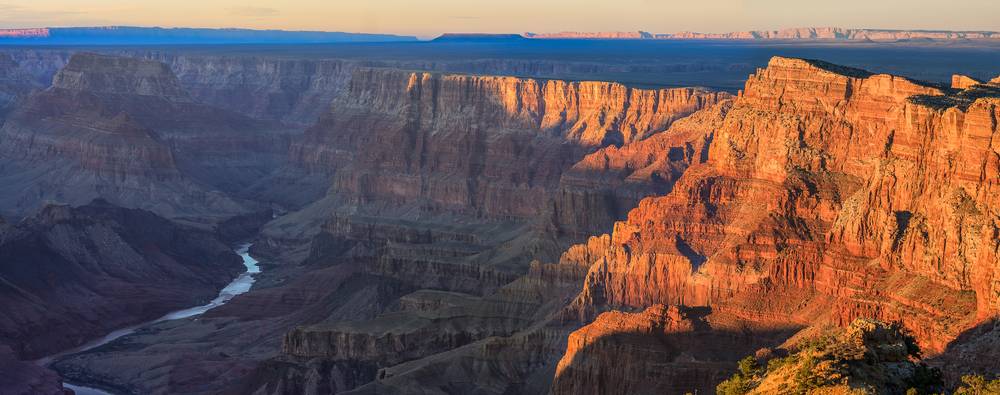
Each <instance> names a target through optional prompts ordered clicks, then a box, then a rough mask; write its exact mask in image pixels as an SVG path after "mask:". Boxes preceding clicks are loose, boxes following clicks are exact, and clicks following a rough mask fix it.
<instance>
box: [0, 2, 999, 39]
mask: <svg viewBox="0 0 1000 395" xmlns="http://www.w3.org/2000/svg"><path fill="white" fill-rule="evenodd" d="M93 25H138V26H170V27H173V26H184V27H247V28H274V29H290V30H292V29H297V30H328V31H355V32H359V31H363V32H384V33H402V34H414V35H420V36H431V35H435V34H438V33H441V32H472V31H476V32H525V31H532V32H554V31H563V30H579V31H599V30H632V31H634V30H645V31H651V32H659V33H668V32H676V31H687V30H690V31H700V32H724V31H734V30H751V29H774V28H783V27H800V26H840V27H872V28H900V29H903V28H905V29H949V30H1000V1H998V0H833V1H831V0H823V1H814V0H326V1H323V0H285V1H270V0H257V1H246V0H244V1H236V0H169V1H167V0H145V1H125V0H30V1H27V0H18V1H16V2H15V1H12V0H0V27H41V26H49V27H53V26H93Z"/></svg>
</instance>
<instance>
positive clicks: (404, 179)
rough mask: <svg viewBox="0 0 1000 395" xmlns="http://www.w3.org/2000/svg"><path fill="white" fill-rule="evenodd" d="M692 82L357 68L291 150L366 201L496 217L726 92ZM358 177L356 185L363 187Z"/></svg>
mask: <svg viewBox="0 0 1000 395" xmlns="http://www.w3.org/2000/svg"><path fill="white" fill-rule="evenodd" d="M724 96H725V95H724V94H718V93H709V92H702V91H698V90H694V89H666V90H641V89H631V88H627V87H625V86H622V85H618V84H613V83H598V82H580V83H569V82H563V81H540V80H531V79H519V78H512V77H476V76H457V75H437V74H426V73H409V72H401V71H395V70H383V69H363V70H359V71H358V72H356V73H355V75H354V76H353V78H352V80H351V83H350V85H349V86H348V89H347V91H346V92H345V94H344V96H343V97H342V99H339V100H337V101H336V102H335V103H334V104H333V106H332V108H333V110H332V111H331V112H330V113H329V114H327V115H326V116H324V117H323V118H322V119H321V120H320V122H319V123H318V124H317V125H316V126H314V127H312V128H310V129H309V130H308V131H307V132H306V134H305V136H304V138H303V139H302V140H301V141H299V142H296V143H294V144H293V146H292V159H293V160H295V161H298V163H300V164H302V166H303V167H306V168H310V169H314V170H316V171H325V172H336V173H337V175H336V179H335V181H334V184H335V188H336V189H337V190H338V191H339V192H341V193H342V194H344V195H347V196H349V197H350V199H352V200H354V201H356V202H358V203H365V202H370V201H376V200H377V201H383V202H386V201H391V202H394V203H397V204H400V203H402V201H403V200H407V201H410V202H414V201H415V200H413V198H414V197H418V196H419V201H422V202H423V203H422V205H424V206H425V207H424V208H422V210H425V211H448V212H462V213H467V214H473V215H477V216H486V217H493V218H505V217H511V218H524V217H530V216H532V215H534V214H537V213H538V208H539V207H540V206H541V205H542V202H543V200H544V197H545V193H546V192H547V190H550V189H551V188H552V187H553V186H555V185H556V184H557V183H558V180H559V177H560V176H561V174H562V172H563V171H564V170H565V169H567V168H569V167H570V166H572V165H573V163H575V162H577V161H578V160H579V159H580V158H581V157H582V156H583V155H584V154H586V153H588V152H590V151H593V150H595V149H597V148H600V147H603V146H608V145H621V144H625V143H629V142H631V141H635V140H640V139H642V138H644V137H646V136H648V135H649V134H651V133H652V132H655V131H660V130H663V129H665V128H666V127H667V126H669V125H670V123H672V122H673V121H675V120H676V119H678V118H681V117H683V116H685V115H688V114H690V113H692V112H694V111H696V110H698V109H700V108H702V107H705V106H707V105H711V104H713V103H714V102H716V101H718V100H720V99H721V98H723V97H724ZM362 185H365V187H364V190H363V189H362V187H361V186H362Z"/></svg>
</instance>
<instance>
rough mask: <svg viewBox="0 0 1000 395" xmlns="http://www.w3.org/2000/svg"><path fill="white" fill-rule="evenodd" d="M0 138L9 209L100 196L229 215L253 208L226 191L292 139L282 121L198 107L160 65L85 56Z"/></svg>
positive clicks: (269, 165) (253, 175) (25, 106)
mask: <svg viewBox="0 0 1000 395" xmlns="http://www.w3.org/2000/svg"><path fill="white" fill-rule="evenodd" d="M0 134H2V135H3V139H2V141H0V159H2V160H3V162H4V168H3V171H2V172H0V173H2V178H3V179H4V180H5V181H6V182H7V184H8V185H11V186H13V187H12V188H10V189H8V190H6V193H4V194H3V195H2V196H0V201H2V202H3V204H2V207H3V210H4V212H5V213H8V214H11V215H24V214H25V213H28V212H30V211H32V210H35V209H37V208H38V207H39V205H40V204H42V203H43V202H44V201H46V200H51V201H56V202H64V203H70V204H83V203H86V202H88V201H89V200H91V199H93V198H96V197H101V198H105V199H108V200H109V201H112V202H115V203H117V204H121V205H124V206H129V207H142V208H146V209H150V210H154V211H156V212H158V213H160V214H163V215H167V216H172V217H181V216H202V217H207V218H213V217H218V218H226V217H228V216H233V215H236V214H240V213H244V212H247V211H249V210H251V209H252V205H248V204H246V202H242V201H239V200H238V199H234V198H233V197H232V196H234V195H238V194H239V192H240V191H241V190H243V189H245V188H247V187H248V186H249V185H250V184H251V183H252V182H253V181H254V180H256V179H257V178H259V177H261V176H262V175H264V174H267V173H269V172H270V171H272V169H274V168H276V167H277V165H278V163H279V162H280V161H281V158H282V157H283V155H284V149H285V148H284V147H287V141H288V133H287V132H286V131H284V130H283V128H282V127H281V126H280V125H276V124H267V123H261V122H259V121H254V120H252V119H249V118H246V117H242V116H239V115H236V114H232V113H228V112H225V111H220V110H218V109H213V108H211V107H206V106H204V105H201V104H196V103H195V102H193V101H192V100H191V98H190V97H189V95H188V94H187V93H186V91H184V90H183V88H181V86H180V85H179V82H178V80H177V78H176V77H175V76H174V75H173V74H172V73H171V71H170V69H169V68H168V67H167V66H166V65H164V64H162V63H156V62H150V61H143V60H139V59H134V58H122V57H112V56H104V55H96V54H88V53H79V54H76V55H74V56H73V57H72V58H71V59H70V61H69V62H68V64H67V65H66V66H65V67H64V68H63V69H62V70H60V72H59V73H58V74H56V76H55V77H54V78H53V85H52V87H50V88H49V89H46V90H44V91H41V92H37V93H35V94H32V95H31V96H29V97H28V98H27V99H25V101H24V103H22V104H20V105H18V106H17V109H16V110H15V111H14V112H13V113H11V115H10V116H9V117H8V119H7V122H6V123H5V124H4V126H3V129H2V130H0Z"/></svg>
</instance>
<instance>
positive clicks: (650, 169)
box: [552, 100, 732, 238]
mask: <svg viewBox="0 0 1000 395" xmlns="http://www.w3.org/2000/svg"><path fill="white" fill-rule="evenodd" d="M731 106H732V103H731V101H729V100H723V101H721V102H719V103H717V104H716V105H713V106H710V107H707V108H705V109H703V110H701V111H698V112H696V113H694V114H692V115H691V116H688V117H686V118H684V119H681V120H679V121H677V122H676V123H674V124H672V125H671V127H670V128H669V129H667V130H666V131H663V132H661V133H656V134H654V135H652V136H650V137H649V138H646V139H643V140H639V141H634V142H632V143H630V144H626V145H624V146H621V147H617V146H609V147H607V148H603V149H601V150H599V151H597V152H594V153H592V154H589V155H587V156H586V157H584V158H583V159H582V160H580V161H579V162H577V163H576V164H574V165H573V167H572V168H570V169H569V170H567V171H566V172H565V173H564V174H563V176H562V178H561V179H560V182H559V190H558V192H557V195H556V197H555V199H553V209H552V213H553V214H552V215H553V222H554V223H555V224H556V225H557V227H556V230H557V231H558V232H560V233H563V234H572V235H575V236H577V237H582V238H586V237H587V236H588V235H592V234H601V233H604V232H605V231H606V230H607V229H611V227H612V225H613V224H614V222H615V221H616V220H617V219H618V218H624V216H625V214H626V213H627V212H628V210H631V209H632V208H633V207H635V206H636V204H638V203H639V200H641V199H642V198H644V197H647V196H656V195H664V194H666V193H668V192H670V190H671V188H673V185H674V182H676V181H677V179H678V178H679V177H680V176H681V175H682V174H684V171H685V170H687V168H688V167H689V166H691V165H692V164H697V163H703V162H705V161H706V160H707V159H708V147H709V145H710V144H711V142H712V138H713V137H714V131H715V130H716V129H718V128H719V127H720V126H721V123H722V120H723V119H724V118H725V115H726V113H727V112H728V111H729V108H730V107H731Z"/></svg>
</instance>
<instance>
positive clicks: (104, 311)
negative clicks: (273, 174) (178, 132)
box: [0, 202, 242, 359]
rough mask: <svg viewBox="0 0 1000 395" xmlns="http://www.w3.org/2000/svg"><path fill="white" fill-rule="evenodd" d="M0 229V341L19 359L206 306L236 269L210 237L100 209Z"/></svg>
mask: <svg viewBox="0 0 1000 395" xmlns="http://www.w3.org/2000/svg"><path fill="white" fill-rule="evenodd" d="M0 227H2V229H0V236H2V237H0V262H2V265H0V279H2V283H0V284H2V286H0V291H2V292H0V295H2V297H0V299H2V300H0V305H2V306H3V309H4V311H5V312H6V314H4V315H3V319H2V320H0V334H2V338H3V343H4V344H5V345H6V346H9V347H11V348H13V350H14V352H15V353H16V355H17V356H18V357H20V358H21V359H36V358H41V357H43V356H46V355H49V354H52V353H54V352H57V351H61V350H65V349H68V348H72V347H75V346H78V345H80V344H83V343H84V342H86V341H88V340H90V339H93V338H95V337H97V336H99V335H103V334H105V333H107V332H110V331H111V330H113V329H115V328H120V327H124V326H128V325H129V324H134V323H137V322H141V321H147V320H150V319H154V318H157V317H158V316H160V315H162V314H164V313H166V312H168V311H172V310H176V309H179V308H181V307H186V306H190V305H195V304H198V303H200V302H204V301H207V300H210V299H212V298H213V297H214V296H215V295H216V294H217V293H218V290H219V289H220V288H221V287H222V286H223V285H225V284H226V283H228V282H229V281H230V280H232V279H233V278H234V277H235V276H236V274H237V273H238V272H239V271H240V269H241V268H242V266H241V265H240V264H239V257H238V256H236V255H235V254H233V253H232V251H231V250H229V248H228V247H227V246H226V245H225V244H223V243H221V242H219V241H218V240H217V239H216V238H215V237H214V235H212V234H211V233H208V232H203V231H197V230H194V229H191V228H187V227H182V226H178V225H176V224H174V223H171V222H170V221H168V220H166V219H163V218H160V217H158V216H156V215H154V214H152V213H150V212H146V211H141V210H130V209H123V208H119V207H115V206H112V205H110V204H108V203H106V202H94V203H92V204H90V205H85V206H82V207H78V208H70V207H67V206H48V207H46V208H44V209H43V210H42V211H41V212H40V213H39V214H38V215H36V216H34V217H31V218H28V219H26V220H24V221H22V222H21V223H19V224H17V225H0Z"/></svg>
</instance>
